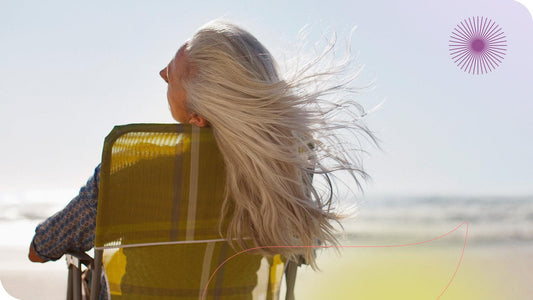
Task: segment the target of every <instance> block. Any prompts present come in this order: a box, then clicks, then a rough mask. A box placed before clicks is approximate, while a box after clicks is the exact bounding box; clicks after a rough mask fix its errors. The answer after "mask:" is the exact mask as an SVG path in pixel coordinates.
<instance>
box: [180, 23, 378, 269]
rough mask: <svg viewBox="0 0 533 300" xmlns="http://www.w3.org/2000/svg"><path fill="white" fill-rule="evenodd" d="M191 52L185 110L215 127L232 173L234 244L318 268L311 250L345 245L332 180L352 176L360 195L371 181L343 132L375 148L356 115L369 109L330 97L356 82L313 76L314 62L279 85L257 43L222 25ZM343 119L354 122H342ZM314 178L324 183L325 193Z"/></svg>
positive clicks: (228, 207)
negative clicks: (338, 231) (342, 173)
mask: <svg viewBox="0 0 533 300" xmlns="http://www.w3.org/2000/svg"><path fill="white" fill-rule="evenodd" d="M330 50H331V49H330ZM185 51H186V55H187V57H188V63H189V64H190V66H191V68H192V69H193V71H192V72H191V73H190V75H189V76H187V77H186V78H184V79H183V82H182V84H183V86H184V88H185V91H186V93H187V99H186V103H187V108H188V109H189V110H190V111H194V112H196V113H198V114H199V115H201V116H203V117H204V118H205V119H206V120H207V121H208V122H209V124H210V126H211V127H212V130H213V133H214V135H215V138H216V141H217V143H218V146H219V148H220V151H221V154H222V156H223V158H224V161H225V165H226V195H225V199H226V200H225V204H224V207H225V214H228V213H231V215H232V218H231V220H230V221H229V225H228V230H227V232H226V233H225V234H226V238H228V239H229V240H230V241H232V240H233V241H234V242H235V243H236V244H237V245H238V246H239V247H241V248H243V249H247V248H250V247H262V246H289V247H281V248H280V247H275V248H274V247H273V248H263V249H262V250H261V252H262V253H263V254H275V253H281V254H283V255H285V256H286V257H289V258H290V259H296V256H297V255H303V257H304V258H305V260H306V262H307V263H308V264H310V265H311V266H312V267H313V268H315V267H316V262H315V255H314V249H313V248H311V247H305V246H316V245H334V246H336V245H338V241H337V239H336V238H335V236H334V233H335V227H334V226H333V224H332V222H333V223H334V222H336V221H337V223H338V220H339V217H340V216H339V214H337V213H336V212H335V211H334V210H333V207H332V203H333V201H334V197H333V196H334V188H333V185H332V184H331V181H330V175H331V172H333V171H335V170H346V171H348V172H349V173H350V174H351V175H352V176H353V179H354V180H355V182H356V183H357V186H358V187H359V188H360V189H361V186H360V182H359V179H358V178H357V176H356V175H359V176H362V177H364V178H366V177H368V174H367V173H366V172H365V171H364V170H362V168H361V167H360V165H359V160H358V157H356V156H354V155H353V151H349V149H347V148H346V145H345V143H344V142H342V139H341V137H340V135H339V133H338V130H341V131H342V130H343V129H347V130H352V131H353V132H354V134H358V132H363V133H364V134H365V135H367V136H368V137H370V138H371V139H370V140H372V141H374V142H375V143H376V144H377V140H376V139H375V137H374V135H373V134H372V133H371V132H370V131H369V130H368V129H367V128H366V127H365V126H364V125H362V124H361V122H360V118H361V116H359V115H356V113H355V111H354V110H353V108H357V111H361V110H360V109H361V107H360V106H359V104H357V102H355V101H354V100H353V99H344V100H342V101H340V102H338V101H337V102H335V103H334V102H332V101H329V100H327V99H326V98H327V97H325V96H327V95H331V94H335V93H340V92H343V93H344V92H346V91H348V92H349V91H350V89H349V88H348V84H349V82H350V81H351V80H353V78H355V76H351V78H349V79H347V80H344V81H341V82H337V81H336V76H335V75H337V74H338V73H339V72H340V69H341V68H339V69H338V70H329V71H325V72H322V73H320V72H318V73H316V72H315V73H312V74H309V70H311V69H312V68H311V67H312V66H313V64H315V63H316V61H315V62H311V63H310V64H308V65H306V66H304V67H303V68H302V69H300V70H298V72H295V75H294V76H291V78H281V77H280V75H279V74H278V70H277V65H276V63H275V61H274V58H273V57H272V55H271V54H270V53H269V51H268V50H267V49H266V48H265V47H264V46H263V45H262V44H261V43H260V42H259V41H258V40H257V39H256V38H255V37H254V36H252V35H251V34H250V33H248V32H247V31H245V30H243V29H241V28H239V27H238V26H235V25H233V24H230V23H227V22H224V21H218V20H217V21H213V22H210V23H208V24H207V25H204V26H203V27H202V28H200V29H199V31H198V32H197V33H196V34H195V35H194V36H193V37H192V39H191V40H189V41H188V43H187V47H186V50H185ZM352 75H353V74H352ZM328 84H329V85H328ZM348 94H350V93H348ZM352 94H353V93H352ZM340 111H344V112H348V113H349V115H350V116H351V118H349V120H344V121H342V120H341V121H339V120H338V118H336V115H337V114H338V113H339V112H340ZM356 139H357V137H356ZM312 175H320V176H324V177H325V179H326V181H325V182H327V183H329V185H327V187H328V188H327V189H328V191H327V192H326V193H324V192H323V191H320V190H319V189H318V188H317V187H314V186H313V183H312V177H313V176H312ZM315 177H317V176H315ZM291 246H292V247H291ZM294 246H303V247H294Z"/></svg>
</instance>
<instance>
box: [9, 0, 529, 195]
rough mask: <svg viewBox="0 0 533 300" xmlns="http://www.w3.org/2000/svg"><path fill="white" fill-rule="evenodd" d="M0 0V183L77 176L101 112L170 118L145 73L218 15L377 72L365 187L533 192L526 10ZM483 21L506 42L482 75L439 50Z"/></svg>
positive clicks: (269, 42) (30, 184) (409, 4)
mask: <svg viewBox="0 0 533 300" xmlns="http://www.w3.org/2000/svg"><path fill="white" fill-rule="evenodd" d="M187 2H188V3H185V1H90V2H78V3H75V1H19V0H17V1H15V0H13V1H6V0H3V1H0V101H1V111H0V122H1V125H2V128H3V130H2V133H1V140H2V147H1V150H0V154H1V157H2V172H1V175H0V176H1V177H0V192H2V193H18V192H21V191H26V190H34V189H41V190H42V189H44V190H48V189H51V190H53V189H72V188H75V189H77V188H79V187H80V186H81V185H82V184H83V183H85V181H86V180H87V178H88V176H90V175H91V174H92V171H93V168H94V167H95V166H96V165H97V164H98V162H99V160H100V153H101V150H102V144H103V140H104V138H105V136H106V135H107V133H108V132H109V131H110V130H111V129H112V127H113V125H115V124H125V123H138V122H152V123H159V122H162V123H168V122H173V120H172V119H171V116H170V113H169V112H168V108H167V102H166V84H164V82H163V81H162V80H161V79H160V78H159V76H158V72H159V70H160V69H161V68H163V67H164V66H165V65H166V63H167V62H168V61H169V60H170V59H171V57H172V56H173V54H174V53H175V51H176V50H177V49H178V48H179V46H180V45H181V44H182V43H183V42H184V41H185V40H187V39H188V38H189V37H190V36H191V35H192V34H193V33H194V31H195V30H196V29H197V28H198V27H200V26H201V25H203V24H204V23H206V22H207V21H209V20H211V19H213V18H217V17H225V18H227V19H229V20H232V21H234V22H235V23H237V24H239V25H242V26H243V27H245V28H246V29H248V30H249V31H251V32H252V33H253V34H255V35H256V36H257V37H258V38H259V40H261V41H262V42H263V43H264V44H265V45H266V46H267V48H269V49H270V50H271V51H272V52H273V53H274V55H278V56H279V55H281V54H282V53H283V51H284V49H287V48H290V47H289V46H292V45H293V44H294V41H296V38H297V34H298V32H299V30H300V29H302V28H303V27H304V26H305V25H310V28H309V32H310V35H309V37H308V39H309V41H310V42H315V41H317V40H319V39H320V36H321V35H322V34H323V33H324V32H326V31H325V29H324V26H325V25H327V26H329V27H331V28H333V29H335V30H337V31H338V32H339V38H340V39H341V40H342V39H343V38H344V37H346V36H347V35H348V32H349V30H350V29H351V28H352V27H353V26H357V30H356V31H355V33H354V36H353V42H352V49H353V51H354V54H356V55H358V56H357V63H358V64H361V65H364V66H365V68H364V70H363V73H362V75H361V81H360V82H361V83H365V82H368V81H370V80H372V79H376V80H377V85H376V89H375V90H374V91H373V92H372V94H371V97H366V98H365V99H362V100H361V101H362V102H361V103H362V104H363V105H364V106H366V107H367V108H370V107H372V106H373V105H376V104H377V103H379V102H380V101H381V100H382V99H383V98H386V102H385V104H384V106H383V107H382V108H381V110H378V111H377V112H376V113H374V114H371V115H370V116H369V117H368V119H367V121H366V122H367V124H368V126H369V127H370V128H371V129H372V130H374V131H375V133H376V134H377V135H378V136H379V138H380V139H381V140H382V141H383V144H382V146H383V149H384V151H383V152H381V151H379V150H378V149H376V148H371V149H369V151H370V153H371V156H370V157H366V160H365V165H364V167H365V169H366V170H367V171H368V172H369V173H370V174H371V175H372V177H373V181H372V182H369V183H368V184H367V185H366V193H367V195H369V196H371V195H409V194H417V195H428V194H429V195H442V194H453V195H464V194H467V195H487V194H497V195H531V194H533V184H532V182H533V171H532V170H533V159H532V153H533V121H532V112H533V104H532V100H533V97H532V96H531V94H530V93H529V90H530V89H531V88H532V86H533V79H532V78H533V77H532V75H531V74H532V71H533V57H532V55H531V53H533V19H532V18H531V14H530V13H529V12H528V11H527V10H526V9H525V7H524V6H522V5H521V4H519V3H518V2H515V1H512V0H506V1H503V0H501V1H495V0H490V1H487V0H480V1H472V0H468V1H458V0H454V1H441V2H435V1H431V4H430V2H428V1H422V0H420V1H412V0H410V1H392V0H390V1H346V2H344V1H290V2H291V3H290V4H289V3H285V2H289V1H261V2H253V4H251V3H252V1H241V2H239V1H187ZM475 16H480V17H481V16H483V17H486V18H489V19H491V20H493V21H494V22H496V24H497V25H499V26H500V27H501V28H502V30H503V32H504V33H505V36H506V40H507V51H506V55H505V56H504V60H503V61H502V63H501V64H500V65H499V66H498V67H496V69H494V70H493V71H492V72H489V73H487V74H483V75H473V74H469V73H467V72H464V71H463V70H461V69H460V68H459V67H458V66H457V65H455V64H454V63H453V61H452V60H451V57H450V51H449V46H448V45H449V39H450V35H451V33H452V31H453V29H454V27H456V26H457V24H459V23H460V22H461V21H463V20H465V19H467V18H469V17H475Z"/></svg>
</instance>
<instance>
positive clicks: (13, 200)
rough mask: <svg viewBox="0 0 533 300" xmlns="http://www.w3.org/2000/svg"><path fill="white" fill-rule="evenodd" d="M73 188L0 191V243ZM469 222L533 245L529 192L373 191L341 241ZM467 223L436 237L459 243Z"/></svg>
mask: <svg viewBox="0 0 533 300" xmlns="http://www.w3.org/2000/svg"><path fill="white" fill-rule="evenodd" d="M76 194H77V191H76V190H54V191H32V192H27V193H24V194H18V195H17V194H3V195H0V236H2V239H0V246H22V245H27V244H29V241H30V240H31V237H32V236H33V231H34V228H35V226H36V225H37V224H38V223H39V222H41V221H43V220H44V219H46V218H47V217H49V216H51V215H52V214H54V213H55V212H56V211H58V210H60V209H62V208H63V207H64V206H65V205H66V204H67V203H68V201H70V199H71V198H72V197H73V196H75V195H76ZM463 222H468V225H469V231H468V237H467V243H468V245H469V246H493V245H533V196H530V197H496V196H494V197H488V196H486V197H458V196H454V197H451V196H450V197H376V198H372V199H363V200H361V201H358V202H357V209H356V211H355V214H354V215H353V216H352V217H351V218H348V219H345V220H343V222H342V224H343V226H344V234H341V235H339V237H340V238H341V242H342V244H343V245H391V244H407V243H414V242H421V241H425V240H429V239H432V238H435V237H438V236H441V235H443V234H445V233H447V232H449V231H451V230H453V229H454V228H456V227H458V226H459V225H461V224H462V223H463ZM465 235H466V224H464V225H463V226H461V227H460V228H458V229H457V230H456V231H455V232H453V233H450V234H449V235H447V236H445V237H443V238H442V239H440V240H439V243H440V244H442V245H447V244H450V245H462V243H463V242H464V239H465Z"/></svg>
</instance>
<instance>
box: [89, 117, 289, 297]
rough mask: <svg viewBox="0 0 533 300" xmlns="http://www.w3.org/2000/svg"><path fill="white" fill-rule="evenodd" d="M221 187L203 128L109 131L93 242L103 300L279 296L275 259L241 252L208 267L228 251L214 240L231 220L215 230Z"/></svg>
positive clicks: (218, 163)
mask: <svg viewBox="0 0 533 300" xmlns="http://www.w3.org/2000/svg"><path fill="white" fill-rule="evenodd" d="M224 180H225V176H224V162H223V159H222V157H221V154H220V152H219V150H218V147H217V145H216V141H215V139H214V136H213V133H212V131H211V129H210V128H198V127H195V126H190V125H183V124H131V125H124V126H117V127H115V128H114V129H113V131H112V132H111V133H110V134H109V135H108V136H107V138H106V140H105V144H104V150H103V155H102V165H101V173H100V190H99V197H98V212H97V222H96V236H95V251H96V253H95V258H96V260H98V259H99V258H102V257H103V258H102V260H103V265H104V270H105V273H106V276H107V281H108V288H109V291H110V293H111V295H112V298H113V299H114V298H117V299H202V297H203V296H205V299H255V298H259V299H277V298H278V297H279V287H280V283H281V277H282V274H283V270H284V266H285V259H283V258H282V257H280V256H279V255H277V256H274V257H269V258H266V257H262V256H259V255H254V254H249V253H243V254H239V255H237V256H236V257H235V258H232V259H231V260H229V261H228V262H226V263H225V264H224V265H223V266H222V267H221V268H220V269H218V270H217V268H218V267H219V266H221V265H222V264H223V263H224V262H225V261H226V260H227V259H228V258H230V257H231V256H232V255H234V254H236V253H237V252H236V251H235V250H233V249H232V248H231V247H230V246H229V244H228V243H227V242H226V240H224V239H223V238H222V236H221V234H220V233H224V232H225V229H226V225H227V221H228V220H229V217H231V216H228V218H226V219H225V222H223V223H222V226H221V230H220V231H219V221H220V218H221V212H222V202H223V198H224V183H225V181H224ZM102 253H103V254H102ZM97 265H98V263H97ZM215 270H217V271H216V273H215V274H214V272H215ZM213 274H214V276H213V277H212V278H211V276H212V275H213ZM93 281H94V280H93ZM208 282H209V284H208ZM204 292H205V295H204Z"/></svg>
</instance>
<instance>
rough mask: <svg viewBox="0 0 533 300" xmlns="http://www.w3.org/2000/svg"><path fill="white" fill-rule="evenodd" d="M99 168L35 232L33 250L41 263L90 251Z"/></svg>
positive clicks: (94, 220) (94, 222)
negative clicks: (75, 194) (59, 209)
mask: <svg viewBox="0 0 533 300" xmlns="http://www.w3.org/2000/svg"><path fill="white" fill-rule="evenodd" d="M99 181H100V165H98V166H97V167H96V169H95V170H94V175H93V176H92V177H91V178H90V179H89V180H88V181H87V184H86V185H85V186H84V187H82V188H81V189H80V192H79V194H78V196H76V197H75V198H74V199H72V200H71V201H70V203H69V204H68V205H67V206H66V207H65V208H64V209H63V210H61V211H59V212H57V213H56V214H54V215H53V216H51V217H50V218H48V219H46V220H45V221H44V222H43V223H41V224H39V225H38V226H37V228H36V229H35V236H34V237H33V241H32V244H33V248H34V249H35V252H36V253H37V255H39V256H40V257H41V258H42V259H44V260H58V259H59V258H61V256H63V254H65V253H66V252H68V251H87V250H89V249H91V248H92V247H94V228H95V226H96V207H97V202H98V184H99Z"/></svg>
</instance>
